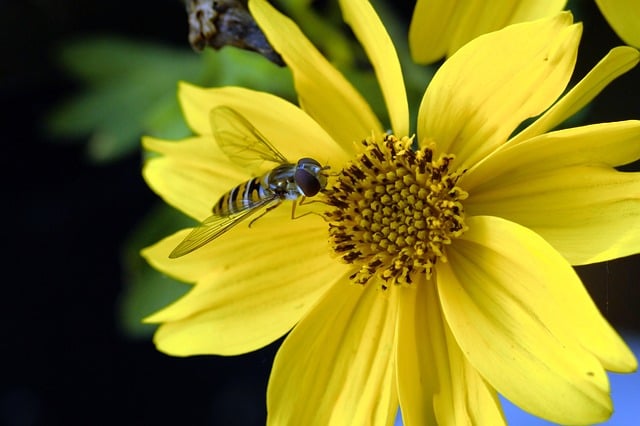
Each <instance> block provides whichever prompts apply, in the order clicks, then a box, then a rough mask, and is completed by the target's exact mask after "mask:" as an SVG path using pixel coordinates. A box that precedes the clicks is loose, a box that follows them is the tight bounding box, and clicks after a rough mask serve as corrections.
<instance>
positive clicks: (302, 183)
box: [293, 158, 327, 197]
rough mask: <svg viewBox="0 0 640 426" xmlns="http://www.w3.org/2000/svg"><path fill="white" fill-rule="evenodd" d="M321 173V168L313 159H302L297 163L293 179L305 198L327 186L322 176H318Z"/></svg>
mask: <svg viewBox="0 0 640 426" xmlns="http://www.w3.org/2000/svg"><path fill="white" fill-rule="evenodd" d="M321 171H322V166H321V165H320V163H318V162H317V161H316V160H314V159H313V158H302V159H300V161H298V164H297V165H296V171H295V173H294V175H293V178H294V179H295V181H296V184H297V185H298V187H299V188H300V190H302V192H303V193H304V195H306V196H307V197H313V196H314V195H316V194H317V193H318V192H320V190H321V189H322V188H324V187H325V185H326V184H327V182H326V179H325V178H324V176H322V175H321V174H320V172H321Z"/></svg>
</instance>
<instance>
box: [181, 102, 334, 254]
mask: <svg viewBox="0 0 640 426" xmlns="http://www.w3.org/2000/svg"><path fill="white" fill-rule="evenodd" d="M211 121H212V125H213V129H214V130H213V133H214V136H215V138H216V141H217V142H218V144H220V147H221V148H222V149H223V150H224V151H225V153H227V155H228V156H229V157H230V158H231V159H232V160H234V161H235V162H238V163H240V164H247V165H250V164H251V163H255V162H263V161H271V162H274V163H278V164H279V165H278V166H276V167H275V168H273V169H272V170H270V171H269V172H267V173H265V174H264V175H262V176H261V177H255V178H253V179H251V180H249V181H247V182H245V183H241V184H240V185H238V186H236V187H235V188H233V189H232V190H231V191H229V192H227V193H226V194H224V195H223V196H222V197H221V198H220V199H219V200H218V202H217V203H216V204H215V205H214V206H213V209H212V211H213V215H212V216H209V217H208V218H207V219H205V220H204V221H203V222H202V223H200V225H198V226H197V227H196V228H194V229H193V230H192V231H191V233H190V234H189V235H187V237H186V238H185V239H184V240H183V241H182V242H181V243H180V244H179V245H178V246H177V247H176V248H175V249H174V250H173V251H172V252H171V254H170V255H169V257H170V258H177V257H181V256H184V255H185V254H187V253H191V252H192V251H194V250H196V249H198V248H200V247H202V246H204V245H205V244H207V243H209V242H211V241H213V240H214V239H215V238H217V237H219V236H220V235H222V234H223V233H225V232H226V231H228V230H229V229H231V227H233V226H234V225H236V224H238V223H239V222H241V221H242V220H244V219H246V218H248V217H249V216H251V215H252V214H254V213H256V212H257V211H259V210H261V209H264V212H263V214H265V213H267V212H268V211H269V210H272V209H274V208H276V207H277V206H279V205H280V204H281V203H282V202H283V201H285V200H292V201H293V202H294V203H296V202H298V200H299V199H301V198H303V197H313V196H314V195H316V194H317V193H318V192H320V191H321V190H322V189H324V187H325V186H326V184H327V178H326V175H325V174H324V173H323V170H324V169H325V168H326V167H322V166H321V165H320V163H318V162H317V161H316V160H314V159H313V158H301V159H300V160H298V162H297V163H295V164H294V163H290V162H288V161H287V159H286V158H285V157H284V156H283V155H282V154H281V153H280V152H278V150H276V149H275V148H274V147H273V145H271V143H270V142H269V141H268V140H267V139H266V138H265V137H264V136H263V135H262V134H261V133H260V132H259V131H258V130H257V129H256V128H255V127H253V125H251V123H249V121H247V119H246V118H244V117H243V116H242V115H240V114H239V113H237V112H236V111H235V110H233V109H231V108H228V107H218V108H215V109H214V110H213V111H212V112H211ZM294 208H295V204H294ZM254 220H255V219H254Z"/></svg>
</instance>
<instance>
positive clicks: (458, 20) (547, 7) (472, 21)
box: [409, 0, 567, 64]
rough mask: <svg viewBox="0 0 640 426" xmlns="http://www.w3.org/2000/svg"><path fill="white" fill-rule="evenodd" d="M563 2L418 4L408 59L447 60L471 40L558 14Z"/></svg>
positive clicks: (436, 0)
mask: <svg viewBox="0 0 640 426" xmlns="http://www.w3.org/2000/svg"><path fill="white" fill-rule="evenodd" d="M566 3H567V2H566V0H553V1H539V0H520V1H516V0H494V1H491V2H479V1H469V0H467V1H455V2H453V1H445V0H418V1H417V3H416V7H415V9H414V12H413V18H412V19H411V25H410V27H409V44H410V48H411V55H412V56H413V59H414V60H415V61H416V62H418V63H422V64H425V63H430V62H434V61H436V60H438V59H440V58H442V57H443V56H445V55H447V56H451V55H452V54H453V53H454V52H455V51H456V50H458V49H459V48H460V47H461V46H463V45H464V44H466V43H467V42H468V41H470V40H472V39H473V38H475V37H477V36H479V35H482V34H485V33H488V32H490V31H495V30H498V29H500V28H503V27H505V26H507V25H510V24H515V23H518V22H524V21H533V20H535V19H538V18H543V17H545V16H551V15H554V14H556V13H558V12H560V11H561V10H562V9H563V8H564V6H565V4H566Z"/></svg>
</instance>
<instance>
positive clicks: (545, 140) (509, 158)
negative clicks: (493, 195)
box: [460, 120, 640, 198]
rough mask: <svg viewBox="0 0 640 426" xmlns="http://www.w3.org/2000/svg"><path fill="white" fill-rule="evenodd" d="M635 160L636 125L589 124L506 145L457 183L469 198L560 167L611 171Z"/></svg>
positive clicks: (639, 142)
mask: <svg viewBox="0 0 640 426" xmlns="http://www.w3.org/2000/svg"><path fill="white" fill-rule="evenodd" d="M637 159H640V121H638V120H629V121H619V122H614V123H599V124H591V125H587V126H581V127H575V128H571V129H563V130H558V131H555V132H551V133H546V134H543V135H540V136H538V137H535V138H533V139H528V140H525V141H523V142H522V143H519V144H511V143H509V144H507V145H505V146H504V147H503V148H501V149H500V150H498V151H496V152H494V153H492V154H491V155H490V156H488V157H487V158H486V159H485V160H484V161H482V162H480V163H478V164H477V165H476V166H475V167H473V168H471V169H469V170H467V172H466V173H465V174H464V175H463V177H462V178H461V180H460V183H461V185H462V186H463V187H464V189H465V191H468V192H470V193H471V194H470V195H471V197H472V198H473V197H474V196H478V195H479V194H481V193H484V192H485V191H492V190H493V189H495V188H499V187H500V186H501V185H502V184H505V183H506V184H510V183H511V182H513V181H516V180H526V179H528V178H529V176H533V175H535V174H538V173H547V172H553V171H556V170H558V169H561V168H563V167H569V166H582V165H602V166H610V167H615V166H622V165H625V164H630V163H632V162H634V161H636V160H637ZM549 189H550V190H551V189H553V187H550V188H549Z"/></svg>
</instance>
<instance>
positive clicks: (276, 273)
mask: <svg viewBox="0 0 640 426" xmlns="http://www.w3.org/2000/svg"><path fill="white" fill-rule="evenodd" d="M289 215H290V210H288V209H286V208H284V207H281V208H278V209H276V210H274V211H272V212H269V213H268V214H267V215H265V216H264V217H262V218H260V219H259V220H258V221H256V222H255V223H254V224H253V225H252V226H251V228H248V226H246V225H244V224H240V225H238V226H236V227H235V228H234V229H233V230H232V231H230V232H229V233H227V234H224V235H223V236H221V237H220V238H218V239H217V240H215V241H214V242H212V243H210V244H208V245H206V246H204V247H203V248H201V249H199V250H196V251H195V252H193V253H191V254H189V255H186V256H184V257H182V258H179V259H173V260H169V259H167V258H166V257H163V256H161V254H160V253H158V252H157V251H154V250H150V251H146V252H145V253H144V254H145V256H147V257H148V258H149V260H150V262H151V263H152V264H153V265H154V267H157V268H159V269H160V270H162V271H166V272H167V273H169V274H171V275H177V274H179V273H180V271H181V269H183V267H182V266H180V265H179V263H181V262H186V263H189V264H190V265H194V266H195V267H196V269H198V270H200V271H202V272H203V273H204V272H205V271H207V269H208V271H207V272H206V274H204V275H202V276H201V277H199V278H198V282H197V284H196V286H195V287H194V288H193V290H191V291H190V292H189V293H187V294H186V295H185V296H183V297H182V298H181V299H179V300H178V301H176V302H175V303H173V304H172V305H170V306H168V307H167V308H165V309H163V310H161V311H159V312H157V313H155V314H153V315H152V316H150V317H148V318H146V320H145V321H146V322H153V323H158V322H160V323H164V324H163V325H161V326H160V328H159V329H158V331H157V333H156V335H155V339H154V340H155V342H156V345H157V346H158V349H159V350H161V351H163V352H167V353H169V354H171V355H177V356H186V355H195V354H220V355H233V354H240V353H246V352H249V351H252V350H256V349H258V348H260V347H262V346H265V345H267V344H268V343H270V342H272V341H274V340H275V339H277V338H279V337H280V336H282V335H284V334H285V333H286V332H287V331H288V330H290V329H291V327H293V326H294V325H295V324H296V322H298V321H299V320H300V318H301V317H302V315H304V314H305V313H306V312H307V311H308V310H309V308H310V307H311V306H313V305H314V304H315V303H316V302H317V300H318V298H319V297H320V296H321V295H322V294H323V293H324V292H325V291H326V290H327V289H328V288H329V287H330V286H331V284H332V283H334V282H335V281H336V279H337V277H339V276H342V275H343V274H344V271H345V268H346V266H345V265H343V264H340V263H339V262H336V261H335V260H334V259H332V258H331V257H329V253H328V249H327V243H326V227H325V226H322V225H323V224H324V222H323V221H322V219H320V218H318V217H317V216H315V215H308V216H305V217H302V218H299V219H296V220H293V221H292V220H291V219H290V218H289ZM167 249H169V247H166V248H165V250H167ZM167 255H168V253H167V252H166V251H165V253H164V256H167ZM173 263H175V264H176V266H172V264H173ZM206 265H209V266H208V268H207V266H206Z"/></svg>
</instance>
